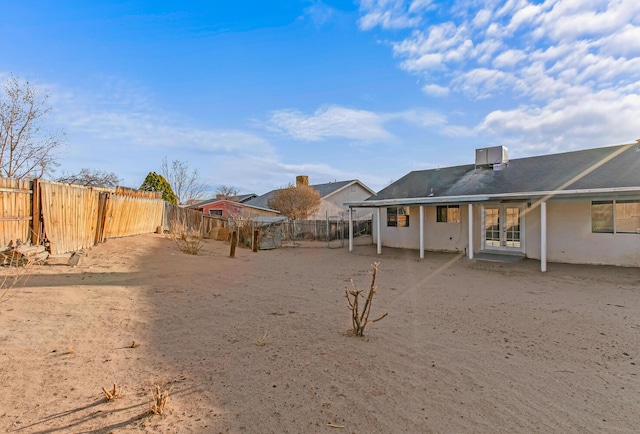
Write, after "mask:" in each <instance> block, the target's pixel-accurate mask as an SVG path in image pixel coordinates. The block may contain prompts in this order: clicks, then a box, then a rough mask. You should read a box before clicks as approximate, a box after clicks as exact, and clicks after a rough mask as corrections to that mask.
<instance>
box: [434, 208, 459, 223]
mask: <svg viewBox="0 0 640 434" xmlns="http://www.w3.org/2000/svg"><path fill="white" fill-rule="evenodd" d="M436 221H437V222H438V223H457V222H459V221H460V205H441V206H438V207H436Z"/></svg>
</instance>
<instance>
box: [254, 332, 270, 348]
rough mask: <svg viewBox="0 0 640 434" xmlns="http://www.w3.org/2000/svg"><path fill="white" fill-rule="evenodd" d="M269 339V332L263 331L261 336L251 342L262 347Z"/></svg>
mask: <svg viewBox="0 0 640 434" xmlns="http://www.w3.org/2000/svg"><path fill="white" fill-rule="evenodd" d="M270 340H271V336H269V333H268V332H264V334H263V335H262V336H261V337H259V338H257V339H254V341H253V344H254V345H255V346H258V347H264V346H265V345H267V343H268V342H269V341H270Z"/></svg>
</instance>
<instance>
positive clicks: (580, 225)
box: [527, 200, 640, 267]
mask: <svg viewBox="0 0 640 434" xmlns="http://www.w3.org/2000/svg"><path fill="white" fill-rule="evenodd" d="M531 214H532V215H531V217H532V218H530V219H528V220H527V231H528V232H529V231H531V232H532V233H531V237H535V238H534V239H539V238H540V212H539V210H538V211H537V212H535V213H531ZM536 217H537V218H536ZM531 220H533V221H531ZM534 247H537V249H536V248H534ZM527 256H529V257H531V258H536V259H539V258H540V243H539V242H538V243H537V245H536V246H532V248H531V250H529V244H528V243H527ZM547 260H548V261H550V262H566V263H573V264H607V265H622V266H631V267H638V266H640V234H599V233H592V232H591V201H590V200H586V201H566V202H553V201H551V202H548V203H547Z"/></svg>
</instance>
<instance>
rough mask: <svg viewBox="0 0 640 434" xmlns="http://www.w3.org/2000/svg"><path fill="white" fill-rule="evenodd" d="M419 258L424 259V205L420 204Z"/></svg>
mask: <svg viewBox="0 0 640 434" xmlns="http://www.w3.org/2000/svg"><path fill="white" fill-rule="evenodd" d="M420 259H424V205H420Z"/></svg>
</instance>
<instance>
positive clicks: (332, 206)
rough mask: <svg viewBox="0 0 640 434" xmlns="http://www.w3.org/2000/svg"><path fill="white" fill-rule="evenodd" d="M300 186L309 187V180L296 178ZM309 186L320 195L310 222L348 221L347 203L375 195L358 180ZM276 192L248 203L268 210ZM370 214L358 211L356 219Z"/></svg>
mask: <svg viewBox="0 0 640 434" xmlns="http://www.w3.org/2000/svg"><path fill="white" fill-rule="evenodd" d="M300 184H306V185H309V178H308V177H307V176H298V177H296V185H300ZM309 186H310V187H311V188H313V189H314V190H316V191H317V192H318V193H320V207H319V208H318V209H317V210H316V211H315V212H314V213H312V214H311V215H310V216H309V217H308V218H309V220H324V219H325V218H327V216H328V217H340V218H345V219H346V218H347V213H348V211H349V207H347V206H345V202H351V201H363V200H365V199H367V198H369V197H371V196H372V195H375V192H374V191H373V190H371V189H370V188H369V187H367V186H366V185H364V184H363V183H362V182H360V181H358V180H357V179H350V180H348V181H337V182H328V183H325V184H314V185H309ZM276 191H278V190H277V189H276V190H271V191H270V192H268V193H265V194H263V195H262V196H258V197H256V198H254V199H251V200H249V201H248V202H246V203H247V204H249V205H253V206H257V207H260V208H267V209H268V208H269V199H271V198H272V197H273V195H274V194H275V192H276ZM370 214H371V210H367V209H360V210H358V211H356V215H355V217H356V218H364V217H366V216H367V215H370Z"/></svg>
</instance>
